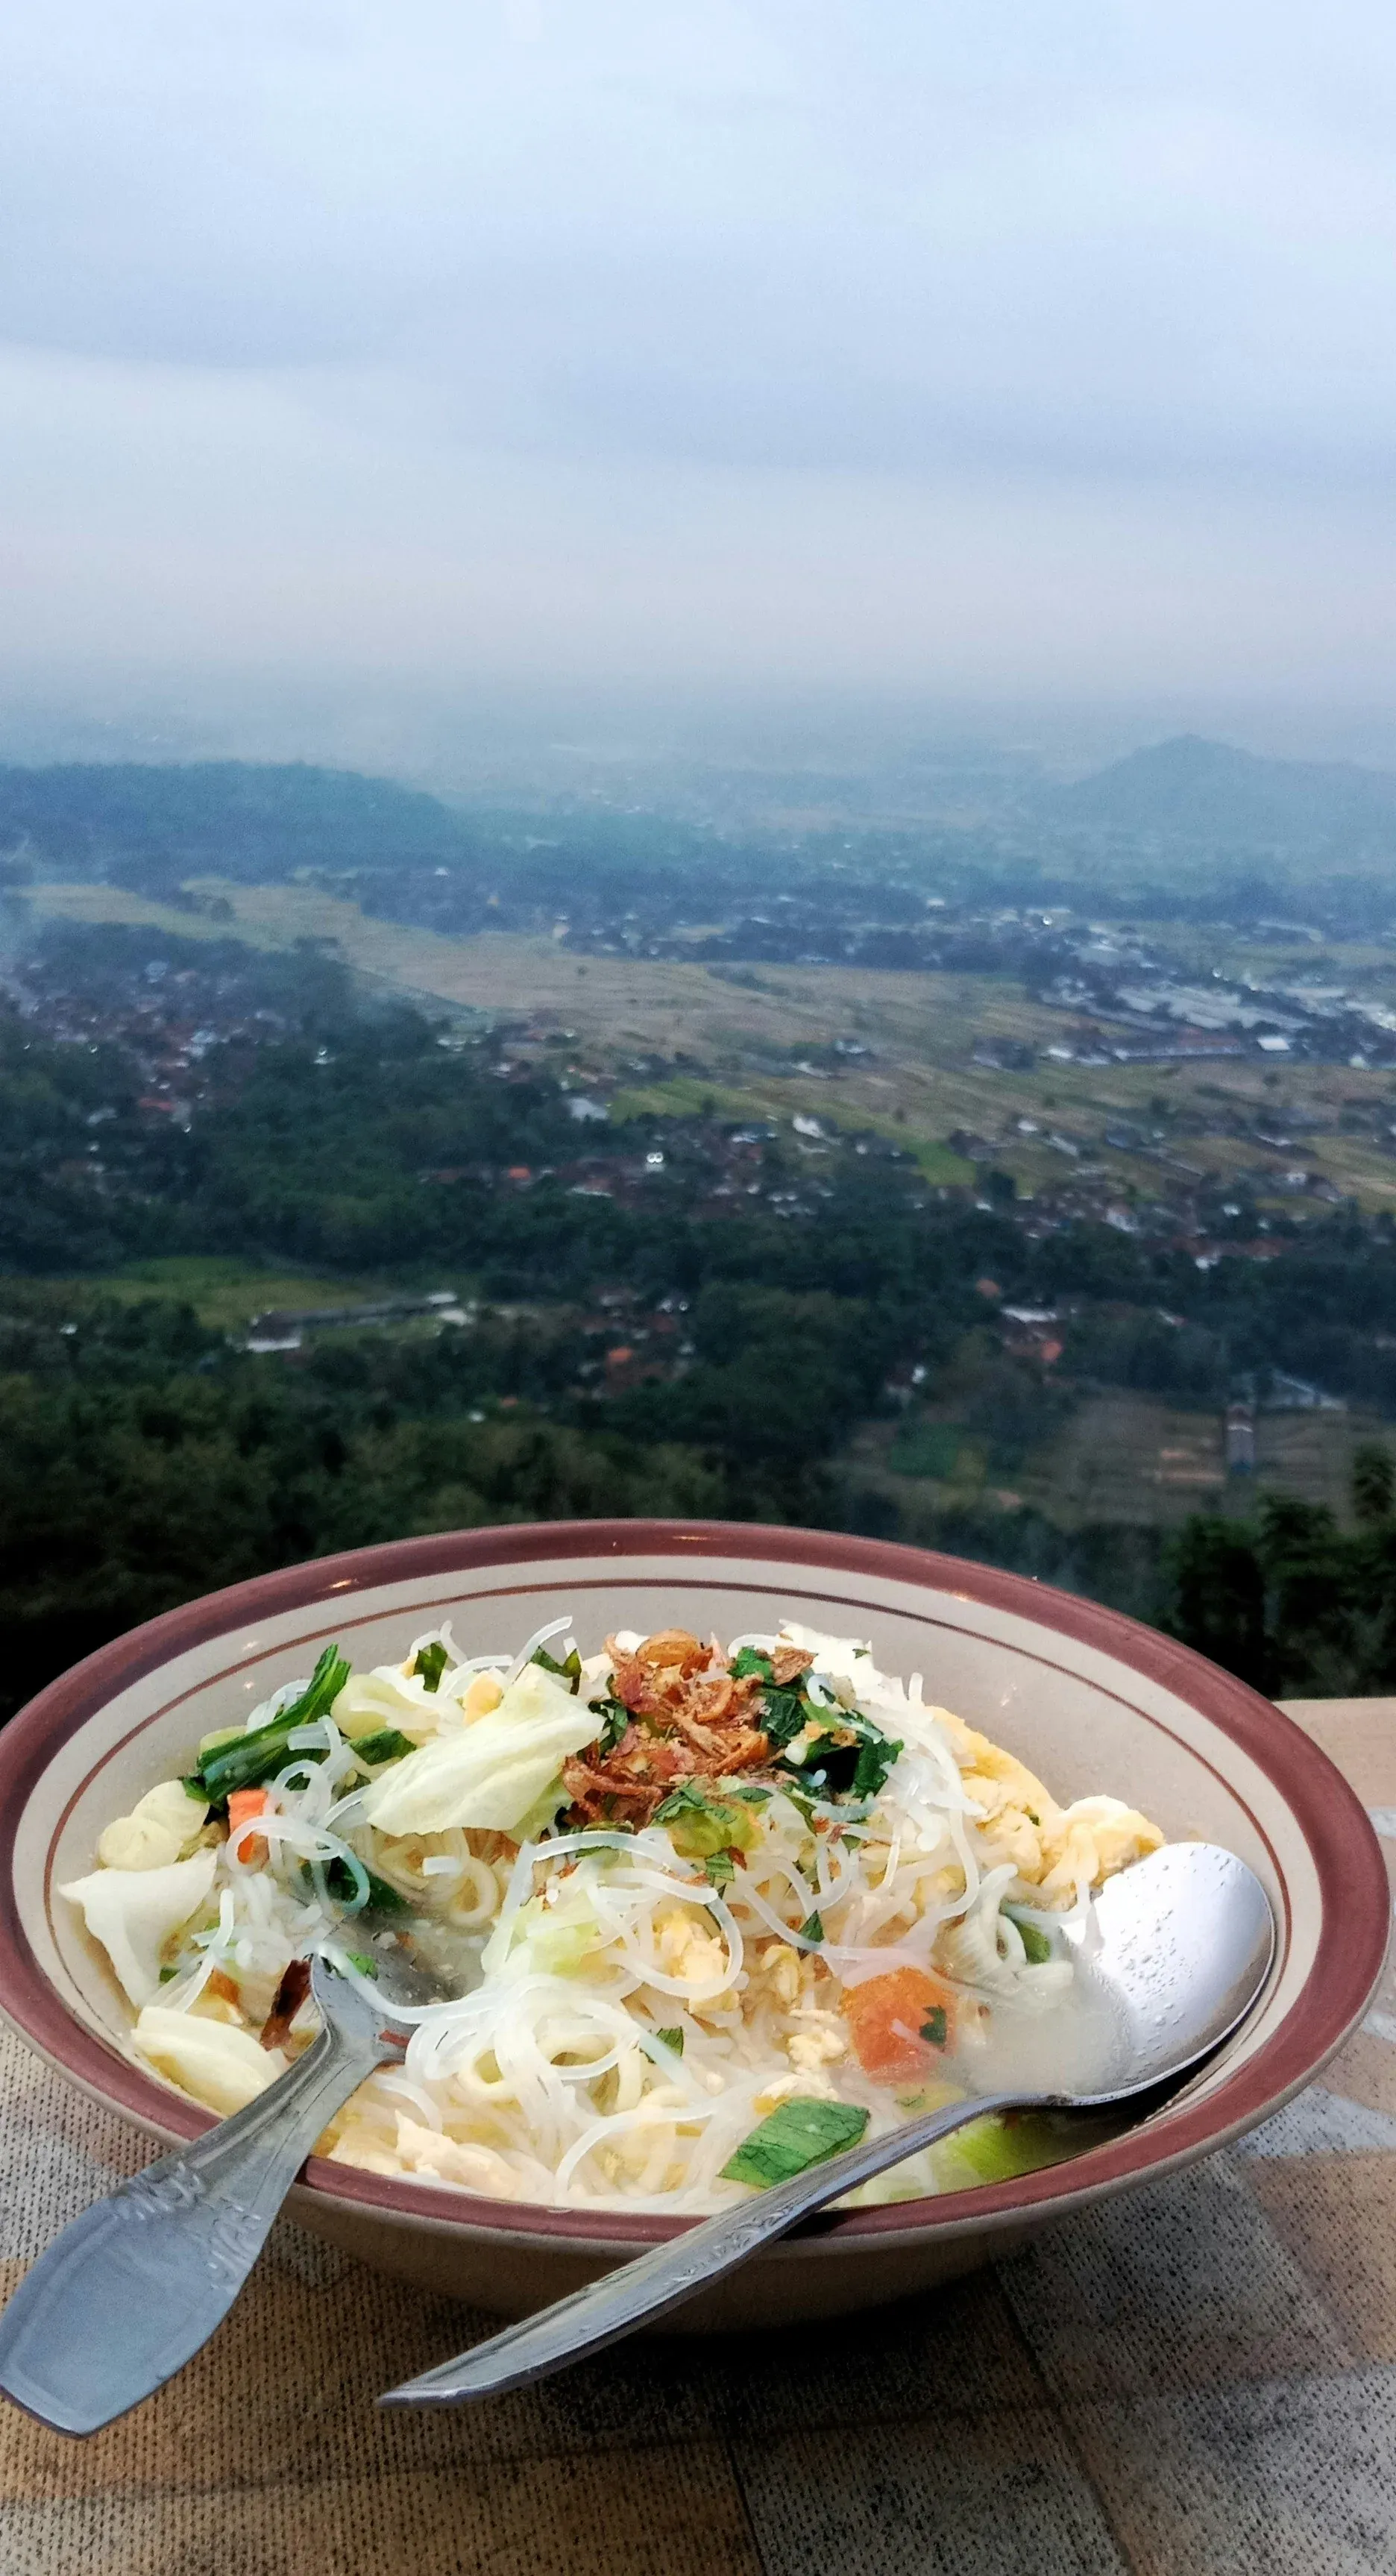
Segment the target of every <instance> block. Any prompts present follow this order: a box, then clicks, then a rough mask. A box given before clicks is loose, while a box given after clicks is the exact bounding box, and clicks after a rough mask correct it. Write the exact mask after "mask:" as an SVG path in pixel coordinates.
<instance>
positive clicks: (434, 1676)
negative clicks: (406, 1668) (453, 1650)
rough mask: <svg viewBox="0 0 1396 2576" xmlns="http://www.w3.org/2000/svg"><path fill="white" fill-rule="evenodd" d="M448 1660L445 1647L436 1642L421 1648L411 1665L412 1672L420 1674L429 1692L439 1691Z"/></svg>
mask: <svg viewBox="0 0 1396 2576" xmlns="http://www.w3.org/2000/svg"><path fill="white" fill-rule="evenodd" d="M450 1660H451V1658H450V1656H449V1655H448V1654H447V1652H446V1649H445V1647H444V1646H443V1645H442V1644H441V1643H440V1641H439V1640H438V1642H437V1644H436V1645H434V1646H423V1647H422V1648H421V1649H420V1651H419V1652H418V1654H417V1656H416V1659H415V1661H414V1663H413V1666H412V1670H413V1672H414V1673H420V1674H421V1677H422V1680H423V1681H424V1683H425V1684H426V1687H427V1689H428V1690H429V1691H436V1690H440V1688H441V1676H442V1674H443V1673H444V1671H445V1670H446V1666H447V1665H448V1663H449V1662H450Z"/></svg>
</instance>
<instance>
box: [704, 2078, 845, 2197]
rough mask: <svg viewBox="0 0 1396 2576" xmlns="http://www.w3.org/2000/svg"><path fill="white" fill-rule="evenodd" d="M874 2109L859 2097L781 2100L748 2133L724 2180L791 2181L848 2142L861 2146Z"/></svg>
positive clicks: (763, 2183)
mask: <svg viewBox="0 0 1396 2576" xmlns="http://www.w3.org/2000/svg"><path fill="white" fill-rule="evenodd" d="M868 2117H869V2115H868V2113H867V2112H866V2111H865V2110H862V2109H861V2108H860V2107H859V2105H858V2104H857V2103H854V2102H814V2101H805V2100H802V2099H801V2098H800V2097H799V2096H795V2097H793V2098H792V2099H791V2100H790V2101H788V2102H781V2103H779V2104H778V2105H777V2107H776V2109H775V2110H774V2111H772V2112H771V2114H770V2116H769V2118H767V2119H765V2120H763V2121H762V2123H761V2125H760V2127H759V2129H753V2130H752V2133H751V2135H750V2137H749V2138H744V2139H743V2140H742V2143H741V2145H740V2146H739V2147H738V2149H737V2152H736V2154H735V2155H734V2156H730V2157H729V2158H728V2161H727V2163H726V2164H725V2165H724V2166H723V2168H722V2175H723V2180H724V2182H749V2183H754V2184H756V2185H757V2187H758V2188H765V2187H767V2186H769V2185H770V2184H771V2183H776V2182H789V2181H790V2179H791V2176H792V2175H794V2174H798V2173H804V2172H805V2170H806V2168H807V2167H808V2166H810V2165H818V2164H822V2163H823V2161H824V2159H825V2157H826V2156H836V2155H837V2154H838V2153H839V2150H840V2148H842V2147H856V2146H857V2144H858V2141H859V2139H860V2138H861V2137H862V2134H863V2131H864V2130H865V2129H866V2127H867V2125H868Z"/></svg>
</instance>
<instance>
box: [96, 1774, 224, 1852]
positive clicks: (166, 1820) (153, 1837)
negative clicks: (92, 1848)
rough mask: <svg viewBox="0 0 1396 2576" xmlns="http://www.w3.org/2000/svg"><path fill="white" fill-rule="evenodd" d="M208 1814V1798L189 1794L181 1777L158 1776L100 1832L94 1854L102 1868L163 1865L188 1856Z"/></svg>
mask: <svg viewBox="0 0 1396 2576" xmlns="http://www.w3.org/2000/svg"><path fill="white" fill-rule="evenodd" d="M207 1814H208V1800H207V1799H206V1798H193V1797H191V1796H190V1794H189V1791H188V1790H187V1789H186V1788H185V1785H184V1782H183V1781H182V1780H161V1781H160V1782H159V1783H158V1785H157V1786H156V1787H155V1788H154V1789H147V1791H146V1793H145V1796H144V1797H143V1798H138V1799H137V1800H136V1803H135V1805H134V1807H133V1808H132V1810H131V1813H130V1815H129V1816H118V1817H117V1818H116V1819H115V1821H114V1822H113V1823H112V1824H110V1825H108V1826H107V1827H106V1828H105V1830H104V1831H103V1832H102V1833H101V1834H100V1835H99V1837H98V1841H97V1858H98V1859H99V1861H100V1862H101V1864H102V1866H103V1868H104V1869H163V1868H165V1867H166V1866H167V1865H168V1863H169V1862H170V1861H175V1860H185V1859H187V1857H188V1855H189V1853H190V1852H191V1851H192V1849H193V1847H194V1845H195V1843H196V1842H197V1841H198V1839H199V1836H200V1834H201V1833H202V1831H203V1828H204V1820H205V1818H206V1816H207Z"/></svg>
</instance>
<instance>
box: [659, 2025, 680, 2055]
mask: <svg viewBox="0 0 1396 2576" xmlns="http://www.w3.org/2000/svg"><path fill="white" fill-rule="evenodd" d="M654 2035H655V2038H656V2039H662V2040H663V2042H664V2045H665V2047H666V2048H672V2050H673V2052H674V2055H675V2056H676V2057H682V2055H683V2032H682V2031H681V2030H657V2031H656V2032H655V2034H654Z"/></svg>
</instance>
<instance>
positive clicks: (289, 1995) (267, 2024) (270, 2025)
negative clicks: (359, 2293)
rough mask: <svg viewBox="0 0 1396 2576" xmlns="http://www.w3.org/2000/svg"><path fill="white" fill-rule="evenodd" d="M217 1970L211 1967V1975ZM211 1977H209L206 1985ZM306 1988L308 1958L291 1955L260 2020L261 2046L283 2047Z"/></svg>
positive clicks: (308, 1974) (308, 1978) (307, 1992)
mask: <svg viewBox="0 0 1396 2576" xmlns="http://www.w3.org/2000/svg"><path fill="white" fill-rule="evenodd" d="M217 1973H218V1971H217V1969H215V1970H214V1975H215V1976H216V1975H217ZM212 1982H213V1979H212V1978H210V1979H209V1983H210V1985H211V1984H212ZM309 1992H310V1961H309V1960H308V1959H292V1960H290V1961H289V1962H288V1964H287V1967H286V1971H285V1974H284V1975H283V1977H282V1980H281V1983H280V1985H279V1986H278V1987H277V1989H276V1993H275V1995H274V1997H273V1999H272V2007H271V2011H270V2012H269V2013H268V2015H267V2017H266V2020H265V2021H264V2022H263V2024H262V2046H263V2048H284V2047H285V2044H286V2042H287V2040H288V2039H289V2038H290V2035H291V2024H292V2022H293V2021H294V2020H295V2018H296V2015H297V2013H298V2012H299V2011H300V2008H301V2005H302V2004H303V2003H304V2001H305V1999H306V1996H307V1995H308V1994H309Z"/></svg>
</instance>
